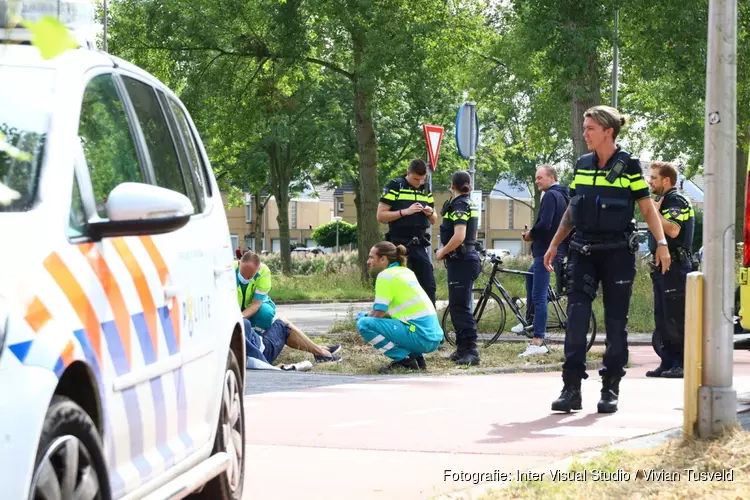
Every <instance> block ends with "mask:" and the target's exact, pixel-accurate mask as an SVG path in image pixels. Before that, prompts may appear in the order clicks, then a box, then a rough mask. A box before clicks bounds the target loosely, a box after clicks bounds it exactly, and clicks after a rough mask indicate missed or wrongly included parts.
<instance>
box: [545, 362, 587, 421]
mask: <svg viewBox="0 0 750 500" xmlns="http://www.w3.org/2000/svg"><path fill="white" fill-rule="evenodd" d="M562 378H563V390H562V392H561V393H560V397H559V398H557V399H556V400H554V401H553V402H552V411H564V412H566V413H570V410H580V409H581V403H582V401H581V379H582V378H583V377H581V375H579V374H578V373H574V372H571V371H566V370H563V374H562Z"/></svg>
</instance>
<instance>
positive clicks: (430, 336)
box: [357, 241, 443, 372]
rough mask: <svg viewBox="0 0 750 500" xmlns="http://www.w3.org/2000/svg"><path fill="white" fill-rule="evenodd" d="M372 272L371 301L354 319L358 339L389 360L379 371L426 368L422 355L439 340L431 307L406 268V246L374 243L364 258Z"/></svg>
mask: <svg viewBox="0 0 750 500" xmlns="http://www.w3.org/2000/svg"><path fill="white" fill-rule="evenodd" d="M367 265H368V266H369V268H370V272H371V273H372V274H373V275H376V276H377V278H376V280H375V303H374V304H373V306H372V311H370V312H369V314H368V315H367V316H363V317H360V318H359V319H358V320H357V331H358V332H359V334H360V335H362V338H363V339H364V340H365V342H367V343H368V344H370V345H371V346H373V347H374V348H375V349H377V350H378V351H380V352H382V353H383V354H385V355H386V356H388V357H389V358H391V359H392V360H393V361H392V362H391V363H390V364H389V365H387V366H385V367H383V368H382V369H381V370H380V371H381V372H387V371H390V370H392V369H393V368H394V367H397V366H400V367H403V368H406V369H409V370H419V369H421V370H424V369H426V368H427V364H426V363H425V360H424V356H423V354H425V353H429V352H433V351H435V350H436V349H437V348H438V345H439V344H440V341H441V340H442V339H443V329H442V328H440V322H439V321H438V317H437V313H436V312H435V307H434V306H433V305H432V302H431V301H430V299H429V297H428V296H427V294H426V293H425V291H424V290H423V289H422V287H421V286H419V282H418V281H417V277H416V276H415V274H414V272H413V271H411V270H410V269H409V268H407V267H406V248H405V247H404V246H403V245H399V246H398V247H397V246H395V245H394V244H393V243H391V242H389V241H381V242H380V243H376V244H375V246H373V247H372V249H371V250H370V255H369V257H368V258H367Z"/></svg>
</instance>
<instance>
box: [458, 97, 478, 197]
mask: <svg viewBox="0 0 750 500" xmlns="http://www.w3.org/2000/svg"><path fill="white" fill-rule="evenodd" d="M478 144H479V119H478V118H477V104H476V103H475V102H465V103H463V104H462V105H461V107H459V108H458V115H456V145H457V146H458V154H460V155H461V157H462V158H464V159H467V160H469V174H470V175H471V185H472V186H474V164H475V161H476V154H477V145H478Z"/></svg>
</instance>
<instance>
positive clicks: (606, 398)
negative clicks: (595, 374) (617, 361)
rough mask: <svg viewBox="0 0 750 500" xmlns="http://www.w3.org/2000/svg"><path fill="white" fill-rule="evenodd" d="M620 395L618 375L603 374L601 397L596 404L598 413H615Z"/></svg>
mask: <svg viewBox="0 0 750 500" xmlns="http://www.w3.org/2000/svg"><path fill="white" fill-rule="evenodd" d="M619 397H620V377H612V376H610V375H604V376H603V377H602V397H601V399H599V403H598V404H597V405H596V411H598V412H599V413H615V412H616V411H617V403H618V399H619Z"/></svg>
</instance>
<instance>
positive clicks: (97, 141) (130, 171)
mask: <svg viewBox="0 0 750 500" xmlns="http://www.w3.org/2000/svg"><path fill="white" fill-rule="evenodd" d="M78 136H79V138H80V140H81V145H82V147H83V152H84V156H85V157H86V163H87V165H88V169H89V171H90V172H91V185H92V187H93V190H94V197H95V199H96V210H97V213H98V214H99V216H100V217H103V218H106V217H107V216H108V215H107V208H106V202H107V197H108V196H109V193H110V192H111V191H112V189H114V188H115V187H116V186H117V185H119V184H121V183H123V182H143V173H142V168H141V165H140V163H139V161H138V153H137V152H136V147H135V142H134V141H133V136H132V134H131V131H130V127H129V124H128V119H127V115H126V114H125V105H124V103H123V101H122V99H121V98H120V95H119V93H118V91H117V86H116V85H115V82H114V80H113V79H112V75H99V76H96V77H94V78H93V79H92V80H91V81H90V82H89V84H88V85H87V86H86V91H85V92H84V94H83V104H82V105H81V119H80V122H79V124H78Z"/></svg>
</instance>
